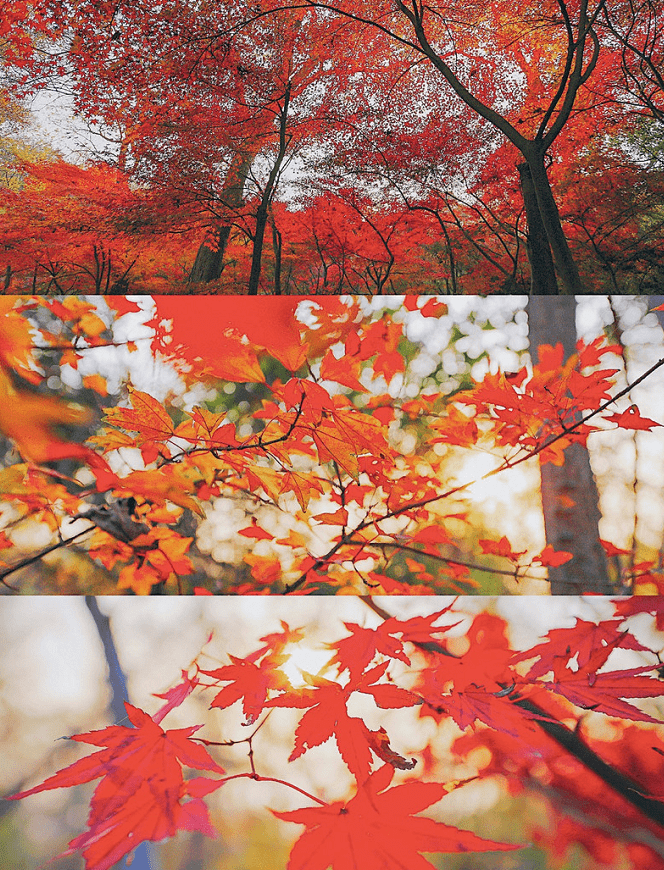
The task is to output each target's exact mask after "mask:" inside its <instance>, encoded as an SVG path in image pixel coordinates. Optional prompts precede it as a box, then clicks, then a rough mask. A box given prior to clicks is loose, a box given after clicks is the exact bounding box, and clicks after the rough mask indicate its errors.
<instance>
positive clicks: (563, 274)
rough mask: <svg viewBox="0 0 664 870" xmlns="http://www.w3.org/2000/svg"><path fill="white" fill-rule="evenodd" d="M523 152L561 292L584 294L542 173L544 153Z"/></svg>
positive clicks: (547, 184)
mask: <svg viewBox="0 0 664 870" xmlns="http://www.w3.org/2000/svg"><path fill="white" fill-rule="evenodd" d="M527 151H528V153H526V154H524V156H525V157H526V160H527V163H528V169H529V174H530V180H531V182H532V186H533V191H534V193H535V197H536V199H537V205H538V207H539V213H540V217H541V222H542V226H543V227H544V231H545V233H546V237H547V239H548V242H549V247H550V249H551V253H552V255H553V260H554V263H555V266H556V272H557V273H558V277H559V279H560V283H561V285H562V290H561V293H563V294H566V295H570V296H573V295H575V294H580V293H584V292H585V291H584V287H583V284H582V283H581V278H580V276H579V270H578V267H577V265H576V263H575V261H574V257H573V256H572V252H571V250H570V247H569V244H568V242H567V238H566V237H565V233H564V232H563V227H562V222H561V220H560V212H559V211H558V206H557V205H556V200H555V199H554V196H553V191H552V190H551V185H550V183H549V179H548V177H547V174H546V169H545V167H544V155H542V154H540V153H539V150H536V149H534V148H533V149H527ZM531 151H532V153H531Z"/></svg>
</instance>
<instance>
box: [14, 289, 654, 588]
mask: <svg viewBox="0 0 664 870" xmlns="http://www.w3.org/2000/svg"><path fill="white" fill-rule="evenodd" d="M268 302H269V304H267V303H268ZM154 306H155V307H153V308H152V309H148V308H146V309H145V311H146V312H147V313H143V314H140V312H139V311H138V308H139V306H138V305H137V304H136V303H135V302H132V301H130V300H129V299H127V298H125V297H107V298H106V299H105V300H104V301H103V302H102V300H101V299H98V300H83V299H80V298H77V297H68V298H65V299H50V300H45V299H38V298H34V297H32V298H25V299H20V298H18V299H14V298H6V301H5V302H4V303H3V308H4V317H3V320H2V322H1V325H0V329H1V333H0V335H1V343H0V352H1V354H2V357H1V359H2V370H1V372H0V374H1V377H2V380H1V381H0V386H1V387H2V390H3V396H4V400H3V402H2V403H0V408H1V409H2V410H1V411H0V429H1V430H2V432H3V433H4V435H5V436H6V437H7V438H8V439H9V440H10V443H11V444H13V447H14V449H13V450H12V451H10V452H8V453H7V454H6V460H5V466H4V467H3V469H2V470H1V471H0V480H1V482H2V491H3V499H4V502H5V503H6V505H7V506H8V507H10V508H11V512H8V513H7V515H6V516H7V519H6V521H5V527H4V530H3V532H2V536H3V537H2V541H3V553H2V556H3V567H2V578H3V582H4V583H5V584H6V586H9V587H10V588H11V587H12V585H13V581H14V575H17V572H18V570H19V569H20V568H21V567H23V566H26V567H27V566H29V565H30V564H33V563H34V562H36V561H38V560H39V559H41V558H42V556H44V555H46V554H47V553H48V552H51V551H52V550H64V549H65V548H66V547H70V548H75V549H76V550H77V551H78V552H79V553H80V554H81V555H86V556H87V560H88V565H89V566H90V569H94V572H95V574H96V575H99V576H106V577H107V578H109V580H110V582H111V583H112V584H117V587H116V588H117V589H118V590H130V591H133V592H135V593H138V594H146V593H150V592H156V591H167V592H176V591H178V592H185V591H186V592H190V591H192V589H195V590H196V591H198V592H203V591H207V592H220V591H223V592H225V591H228V592H235V593H241V594H245V593H269V592H289V593H305V594H312V593H320V592H343V593H358V592H359V593H366V592H370V593H374V592H375V593H377V594H381V593H390V594H394V593H397V594H398V593H417V594H431V593H438V592H444V591H460V592H468V591H472V590H473V589H474V588H476V582H477V581H476V579H475V577H474V576H473V574H472V573H471V569H477V570H479V571H481V572H486V573H488V574H491V572H492V571H496V572H498V575H499V576H507V577H510V576H511V577H512V579H513V580H514V581H516V582H517V584H518V581H519V579H520V577H523V576H529V575H532V574H533V572H534V574H535V576H540V577H544V576H545V572H544V569H546V568H547V567H551V566H557V565H561V564H563V563H564V562H566V561H568V560H569V559H570V558H571V554H570V553H567V552H565V551H558V552H556V551H554V550H553V548H552V547H551V546H548V545H547V546H545V547H544V548H543V549H542V548H539V549H538V550H533V549H532V548H530V549H527V548H523V547H521V548H519V547H515V546H513V545H512V544H511V543H510V541H509V540H508V538H507V537H505V536H499V537H498V538H497V539H492V538H491V537H490V536H487V535H486V534H485V535H482V533H481V530H479V533H475V534H476V535H477V541H476V544H475V548H476V553H473V552H472V551H470V552H469V551H468V547H467V545H466V544H464V539H465V538H467V537H468V536H469V535H471V536H472V531H471V526H470V524H471V523H472V518H471V515H470V514H469V506H468V503H467V502H465V501H464V496H465V493H466V492H467V490H468V488H469V486H470V485H471V484H472V483H473V482H474V481H475V480H477V478H478V475H477V474H475V475H473V474H472V472H471V473H470V475H469V477H468V479H466V480H462V481H459V480H458V479H455V478H454V477H453V476H452V475H451V472H450V470H449V469H450V467H449V462H450V459H451V458H452V457H453V456H456V455H462V456H465V455H472V453H469V451H473V450H477V449H478V447H479V448H481V449H482V450H483V451H490V452H492V453H493V454H494V457H495V463H494V465H493V467H491V468H490V469H489V470H488V471H486V472H485V473H484V474H483V475H479V476H480V477H483V479H488V478H491V477H494V476H496V475H498V474H500V475H503V476H504V477H505V478H508V476H509V475H510V474H511V473H513V472H512V469H514V468H515V467H516V466H518V465H520V464H522V463H524V462H525V461H526V460H529V459H534V460H536V461H539V463H554V464H556V465H562V464H563V463H564V461H565V450H566V448H567V447H569V445H571V444H575V443H580V444H582V445H583V444H585V443H586V440H587V439H588V438H590V437H599V435H597V434H595V433H599V432H601V431H602V430H606V429H617V428H621V429H626V430H631V431H638V430H646V431H650V430H651V429H654V428H656V427H658V426H659V425H660V423H659V422H658V421H656V420H653V419H651V418H650V417H648V416H646V415H645V414H642V413H641V411H640V410H639V407H638V406H637V405H634V404H632V405H630V406H628V407H626V408H625V404H626V403H625V402H623V403H620V399H619V398H618V399H617V402H616V401H614V396H615V394H616V388H615V384H616V380H615V378H616V375H617V373H618V371H619V368H620V366H621V362H620V353H621V351H620V348H619V347H618V346H615V345H608V344H606V343H604V342H603V340H602V339H601V338H598V339H596V340H594V341H593V342H592V343H590V344H587V345H585V344H583V343H581V344H580V345H579V347H578V353H577V354H575V355H573V356H572V357H570V358H569V359H568V360H566V361H565V360H564V359H563V355H562V348H561V347H560V346H558V347H541V348H540V349H539V362H538V363H537V364H536V365H535V366H533V367H531V366H530V365H526V364H523V365H521V366H520V367H519V368H518V370H516V371H512V372H502V371H499V370H497V369H496V368H493V369H492V370H489V371H488V372H487V373H486V374H485V375H484V376H483V377H481V378H479V379H478V380H477V381H474V380H473V379H472V378H471V377H469V376H465V377H464V379H463V380H462V381H460V382H459V383H458V384H457V385H456V387H455V388H454V390H453V392H452V394H451V395H450V394H448V392H447V391H446V390H445V389H443V388H441V383H442V379H441V380H439V381H437V382H436V381H431V384H432V387H431V389H429V388H427V389H426V390H422V389H421V388H420V389H418V391H416V392H411V394H410V395H409V396H407V397H399V396H398V392H394V390H393V387H394V385H395V384H397V383H402V382H403V379H404V378H406V379H407V378H408V377H409V360H410V359H411V358H412V357H413V351H414V348H413V344H412V342H410V340H409V339H408V338H407V337H406V333H405V332H404V329H405V322H406V321H405V316H406V315H407V316H409V317H417V318H419V322H420V323H422V324H425V323H426V322H427V321H429V322H431V323H432V324H433V323H435V322H436V319H437V318H441V317H444V316H445V313H446V306H445V303H444V302H442V301H441V300H438V299H429V300H427V299H421V298H420V299H417V298H411V299H407V300H406V302H405V303H404V306H403V308H401V307H398V308H396V309H395V310H392V311H390V310H389V309H383V310H380V309H379V310H377V311H376V312H375V313H373V314H372V313H371V312H370V311H368V310H367V311H365V312H363V311H362V308H361V305H360V300H359V299H357V298H330V299H327V300H324V301H323V300H319V301H316V302H314V301H313V300H309V301H307V300H302V299H299V300H298V299H290V298H284V299H281V300H279V299H272V300H269V301H268V300H265V301H264V302H262V303H261V305H260V307H258V306H256V307H255V308H253V309H252V308H251V306H250V305H249V303H248V301H247V299H236V300H231V299H228V300H218V301H216V302H214V304H213V302H212V301H211V300H210V299H208V300H192V299H190V298H187V297H181V298H177V297H169V296H165V297H158V298H156V299H155V301H154ZM201 306H203V307H204V310H203V307H201ZM132 312H133V313H132ZM139 314H140V316H139ZM132 317H133V318H134V321H132V320H131V318H132ZM148 321H149V322H148ZM132 322H133V323H135V325H134V326H133V327H130V326H127V325H126V324H128V323H132ZM123 324H124V325H123ZM120 336H124V337H123V338H120ZM139 345H140V346H141V347H140V348H139ZM109 346H111V347H113V348H115V350H111V351H110V352H111V353H115V354H117V353H119V352H120V350H122V352H123V353H125V354H126V355H127V356H126V359H127V360H128V361H129V362H131V358H132V355H134V354H139V353H142V354H147V355H146V356H144V357H143V358H144V359H149V360H151V362H150V365H154V366H163V369H162V370H163V372H164V373H165V372H167V371H170V372H171V374H170V375H168V377H174V374H173V367H175V371H176V372H177V373H178V377H179V378H180V379H181V383H184V385H185V387H186V389H187V390H191V391H193V392H192V393H191V396H192V397H193V396H197V395H198V396H201V398H191V399H190V400H186V401H184V402H183V401H182V400H181V399H177V398H176V396H175V394H173V402H170V401H169V399H168V396H166V397H162V396H161V395H160V397H159V398H157V397H155V395H151V394H150V393H149V392H147V391H146V390H145V389H139V388H137V387H136V386H134V385H133V384H132V383H131V382H130V381H124V382H122V383H121V384H118V385H116V386H115V387H114V388H113V389H114V392H113V395H114V396H116V397H117V399H116V400H115V401H112V400H111V399H110V397H107V393H108V390H109V383H108V382H107V380H106V379H105V378H104V377H103V376H102V375H101V374H100V372H99V370H98V369H97V370H95V368H94V366H93V367H92V368H90V367H89V365H88V363H87V362H86V360H88V361H89V360H91V359H92V357H91V354H94V353H96V352H102V351H103V352H106V351H107V350H109ZM116 359H117V357H116ZM54 362H55V363H56V366H55V368H53V364H54ZM661 364H662V363H661V361H660V362H659V363H657V364H656V365H655V366H654V367H653V369H652V371H654V370H655V369H656V368H658V367H659V366H661ZM47 365H48V366H49V368H48V371H49V372H51V373H52V372H54V371H56V372H58V373H59V374H58V377H59V376H60V375H61V376H62V377H63V378H65V380H67V379H70V380H71V379H73V381H72V382H76V380H77V378H78V384H79V387H82V388H83V393H80V392H79V393H78V394H77V392H76V391H75V390H74V391H72V398H76V397H77V395H78V397H79V403H78V404H75V403H74V402H73V401H69V400H67V399H66V398H65V397H61V396H56V395H53V394H52V390H51V389H50V388H49V382H48V379H47V378H46V377H45V367H46V366H47ZM80 366H82V367H83V369H82V374H81V373H77V370H78V367H80ZM49 376H50V375H49ZM647 376H648V375H647V374H646V375H644V376H643V377H647ZM642 379H643V378H642ZM58 382H59V381H58ZM155 384H158V381H157V382H155ZM224 385H229V386H228V387H226V386H224ZM155 388H156V389H157V390H159V391H161V388H159V387H155ZM448 389H449V387H448ZM224 390H225V392H224ZM201 391H202V392H201ZM206 391H207V392H206ZM238 391H240V392H238ZM620 394H621V395H623V394H626V391H625V390H621V391H620ZM228 395H232V396H236V397H237V403H236V404H235V405H234V404H233V403H231V402H230V401H229V400H224V398H223V397H224V396H228ZM203 396H206V397H207V398H202V397H203ZM83 397H85V403H84V404H82V403H81V402H82V401H83ZM77 433H79V434H77ZM404 439H406V440H404ZM405 444H409V445H410V446H408V447H404V446H403V445H405ZM217 504H218V505H219V506H221V505H227V506H228V507H227V510H228V511H231V510H236V514H234V516H236V517H237V516H238V514H237V510H239V511H240V514H239V516H241V517H243V518H244V519H243V520H242V519H241V520H240V521H239V522H238V521H237V520H233V522H235V523H237V525H236V528H235V532H234V534H235V535H236V538H235V540H236V545H237V546H239V547H241V548H242V547H244V552H243V553H242V555H241V557H240V558H241V559H242V566H241V569H240V571H239V573H238V574H234V576H233V579H232V580H231V579H230V578H229V580H227V581H225V582H224V581H223V580H217V581H214V580H212V579H211V578H210V577H209V576H207V571H206V569H205V568H203V567H202V565H203V563H202V561H201V558H202V551H201V550H200V547H201V546H203V545H202V544H201V538H200V534H201V532H202V529H204V527H205V523H206V522H208V523H209V522H211V521H212V519H213V516H214V514H213V511H214V508H215V505H217ZM35 526H41V527H45V528H46V529H48V530H50V534H51V541H52V543H51V544H49V545H48V547H47V548H46V549H45V550H43V551H39V550H35V549H33V550H31V551H30V550H29V551H28V552H27V553H26V550H25V549H24V548H23V549H21V548H20V547H19V546H17V544H14V542H13V536H14V534H15V533H17V532H20V530H21V528H22V527H25V528H28V529H29V528H31V527H32V528H33V529H34V528H35ZM208 528H209V526H208ZM47 535H48V533H47ZM471 540H472V537H471ZM17 541H18V539H17ZM605 546H606V548H607V552H608V554H609V555H616V554H620V552H622V553H623V555H625V554H627V553H628V551H627V550H624V551H620V549H619V548H616V547H615V546H614V545H612V544H609V543H606V545H605ZM611 547H613V549H612V550H611V549H610V548H611ZM209 549H210V548H208V551H209ZM477 554H479V555H477ZM476 556H477V557H476ZM221 561H223V557H222V558H221ZM618 561H620V560H618ZM623 567H624V568H625V570H627V569H629V570H628V573H627V574H624V575H619V576H618V577H617V582H620V583H624V584H628V585H631V584H632V583H633V584H634V588H636V587H637V586H639V585H640V586H641V587H642V588H643V589H644V590H646V589H647V590H651V589H652V588H653V586H652V584H655V587H656V588H659V585H658V584H659V583H660V582H661V578H660V575H659V573H658V568H657V564H656V561H655V560H652V559H651V560H650V561H646V560H645V559H642V560H641V561H639V563H638V565H637V564H636V562H635V560H634V558H631V559H630V558H629V557H628V558H627V559H626V560H623ZM637 569H638V570H637ZM19 587H20V582H19V583H18V587H17V588H19ZM78 588H80V587H78ZM110 588H112V587H110ZM516 588H518V587H516ZM621 588H626V587H621Z"/></svg>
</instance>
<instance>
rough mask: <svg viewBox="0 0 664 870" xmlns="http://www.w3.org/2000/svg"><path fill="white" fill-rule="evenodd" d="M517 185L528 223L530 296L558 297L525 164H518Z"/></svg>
mask: <svg viewBox="0 0 664 870" xmlns="http://www.w3.org/2000/svg"><path fill="white" fill-rule="evenodd" d="M517 169H518V170H519V183H520V185H521V195H522V196H523V204H524V206H525V209H526V220H527V221H528V262H529V263H530V292H531V294H532V293H534V294H545V295H554V296H557V295H558V281H557V280H556V270H555V267H554V264H553V257H552V256H551V247H550V245H549V240H548V239H547V236H546V230H545V229H544V224H543V223H542V215H541V214H540V210H539V204H538V202H537V197H536V196H535V188H534V187H533V179H532V175H531V172H530V167H529V166H528V164H527V163H520V164H519V165H518V166H517Z"/></svg>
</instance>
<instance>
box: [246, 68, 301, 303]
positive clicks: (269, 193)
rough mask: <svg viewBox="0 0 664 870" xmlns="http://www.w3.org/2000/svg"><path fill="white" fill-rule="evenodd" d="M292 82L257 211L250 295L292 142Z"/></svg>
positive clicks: (255, 287)
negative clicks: (274, 154)
mask: <svg viewBox="0 0 664 870" xmlns="http://www.w3.org/2000/svg"><path fill="white" fill-rule="evenodd" d="M290 94H291V82H288V83H287V84H286V89H285V91H284V105H283V107H282V108H281V111H280V113H279V150H278V152H277V156H276V158H275V161H274V165H273V166H272V169H271V171H270V175H269V177H268V180H267V183H266V185H265V190H264V191H263V196H262V197H261V204H260V205H259V206H258V211H257V213H256V234H255V235H254V250H253V254H252V257H251V273H250V275H249V287H248V288H247V293H248V294H249V295H250V296H255V295H256V294H257V293H258V285H259V283H260V277H261V264H262V259H263V239H264V237H265V226H266V224H267V217H268V210H269V208H270V203H271V202H272V197H273V196H274V191H275V186H276V184H277V179H278V177H279V173H280V172H281V167H282V164H283V162H284V158H285V157H286V150H287V148H288V145H289V143H290V137H289V136H288V135H287V132H286V129H287V126H288V109H289V106H290Z"/></svg>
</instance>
